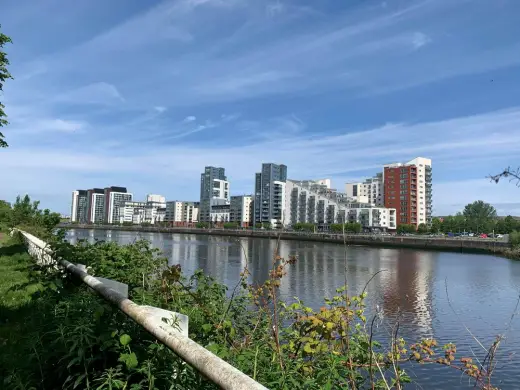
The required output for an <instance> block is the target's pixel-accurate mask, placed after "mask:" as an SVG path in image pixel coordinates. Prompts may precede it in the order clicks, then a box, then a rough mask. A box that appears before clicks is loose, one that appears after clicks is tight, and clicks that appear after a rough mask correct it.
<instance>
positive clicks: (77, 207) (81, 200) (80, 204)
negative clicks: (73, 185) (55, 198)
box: [70, 190, 88, 223]
mask: <svg viewBox="0 0 520 390" xmlns="http://www.w3.org/2000/svg"><path fill="white" fill-rule="evenodd" d="M87 206H88V202H87V190H76V191H72V207H71V211H70V221H71V222H73V223H87V221H88V218H87Z"/></svg>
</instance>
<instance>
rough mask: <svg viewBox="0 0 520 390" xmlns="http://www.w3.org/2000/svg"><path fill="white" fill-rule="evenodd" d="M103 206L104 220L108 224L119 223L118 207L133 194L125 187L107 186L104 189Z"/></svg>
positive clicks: (129, 199)
mask: <svg viewBox="0 0 520 390" xmlns="http://www.w3.org/2000/svg"><path fill="white" fill-rule="evenodd" d="M104 195H105V198H104V200H105V206H104V213H105V217H104V222H105V223H108V224H112V223H119V213H120V207H121V205H122V204H123V203H124V202H128V201H131V200H132V198H133V196H132V194H130V193H128V192H127V190H126V188H125V187H114V186H112V187H107V188H105V189H104Z"/></svg>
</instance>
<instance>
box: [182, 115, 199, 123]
mask: <svg viewBox="0 0 520 390" xmlns="http://www.w3.org/2000/svg"><path fill="white" fill-rule="evenodd" d="M196 120H197V118H196V117H194V116H193V115H190V116H187V117H186V118H184V119H183V120H182V122H183V123H190V122H194V121H196Z"/></svg>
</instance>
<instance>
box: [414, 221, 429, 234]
mask: <svg viewBox="0 0 520 390" xmlns="http://www.w3.org/2000/svg"><path fill="white" fill-rule="evenodd" d="M428 231H429V229H428V226H427V225H426V224H425V223H420V224H419V226H417V233H419V234H425V233H428Z"/></svg>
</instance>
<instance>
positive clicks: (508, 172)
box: [487, 167, 520, 187]
mask: <svg viewBox="0 0 520 390" xmlns="http://www.w3.org/2000/svg"><path fill="white" fill-rule="evenodd" d="M487 177H488V179H490V180H491V181H492V182H495V183H498V182H499V181H500V180H501V179H504V178H506V179H509V182H515V185H516V186H517V187H520V167H518V168H516V169H511V167H507V168H506V169H504V170H503V171H502V172H500V173H498V174H496V175H489V176H487Z"/></svg>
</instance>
